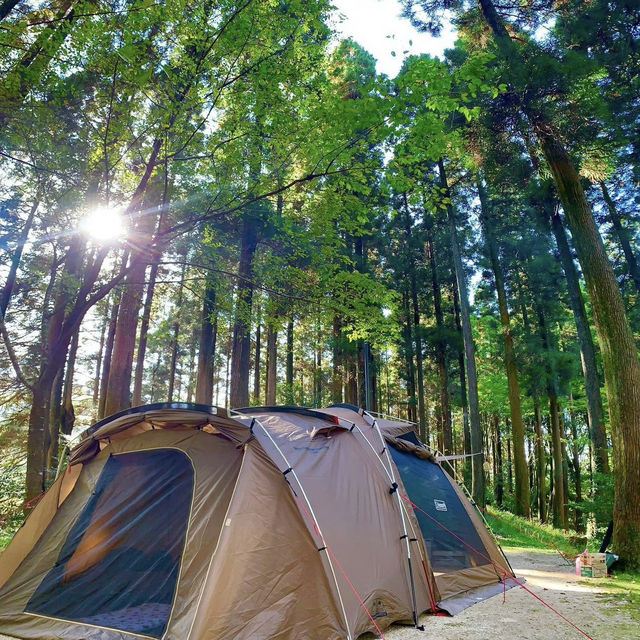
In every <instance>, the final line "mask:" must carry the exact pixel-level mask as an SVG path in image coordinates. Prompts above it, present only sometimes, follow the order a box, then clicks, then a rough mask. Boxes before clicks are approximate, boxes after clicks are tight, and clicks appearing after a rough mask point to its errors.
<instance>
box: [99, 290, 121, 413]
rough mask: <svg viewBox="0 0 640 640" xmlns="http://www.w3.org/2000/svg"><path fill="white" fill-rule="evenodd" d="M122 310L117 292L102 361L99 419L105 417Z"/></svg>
mask: <svg viewBox="0 0 640 640" xmlns="http://www.w3.org/2000/svg"><path fill="white" fill-rule="evenodd" d="M119 311H120V294H119V293H116V294H115V295H114V297H113V306H112V307H111V317H110V319H109V330H108V331H107V341H106V342H105V347H104V359H103V361H102V383H101V385H100V402H99V404H98V420H101V419H102V418H104V417H105V404H106V402H107V385H108V382H109V376H110V374H111V360H112V358H113V343H114V340H115V335H116V326H117V324H118V312H119Z"/></svg>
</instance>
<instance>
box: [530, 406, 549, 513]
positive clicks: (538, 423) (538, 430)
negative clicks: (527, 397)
mask: <svg viewBox="0 0 640 640" xmlns="http://www.w3.org/2000/svg"><path fill="white" fill-rule="evenodd" d="M533 414H534V418H533V428H534V430H535V434H536V440H535V447H536V448H535V451H536V476H537V480H538V517H539V518H540V522H546V521H547V458H546V449H545V446H544V436H543V434H542V415H541V412H540V405H539V404H538V399H537V398H534V404H533Z"/></svg>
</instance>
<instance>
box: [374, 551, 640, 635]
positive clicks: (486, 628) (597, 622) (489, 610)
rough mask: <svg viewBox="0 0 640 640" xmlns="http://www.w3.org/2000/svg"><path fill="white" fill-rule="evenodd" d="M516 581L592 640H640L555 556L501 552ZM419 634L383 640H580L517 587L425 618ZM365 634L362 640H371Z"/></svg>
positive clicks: (632, 625) (627, 621)
mask: <svg viewBox="0 0 640 640" xmlns="http://www.w3.org/2000/svg"><path fill="white" fill-rule="evenodd" d="M507 556H508V557H509V561H510V562H511V565H512V567H513V569H514V571H515V573H516V576H518V577H523V578H526V581H527V582H526V584H527V587H528V588H529V589H531V590H532V591H533V592H534V593H536V594H537V595H539V596H540V597H541V598H543V599H544V600H545V601H546V602H548V603H549V604H550V605H551V606H552V607H553V608H554V609H556V610H558V611H559V612H560V613H562V614H563V615H564V616H565V617H567V618H568V619H569V620H571V622H573V623H575V624H576V625H577V626H579V627H580V628H581V629H583V630H584V631H585V632H586V633H587V634H588V635H589V636H591V637H592V638H593V640H613V639H614V638H615V639H616V640H640V625H639V624H638V622H636V621H634V620H633V619H632V618H631V617H630V615H629V613H628V611H625V610H624V609H622V608H621V607H620V601H619V600H615V599H613V598H612V596H611V595H609V594H607V593H606V591H605V590H604V589H603V588H599V587H598V580H597V579H587V578H580V577H579V576H576V574H575V572H574V569H573V567H570V566H568V565H567V564H566V563H565V562H564V561H563V560H562V558H561V557H560V556H559V555H558V554H555V553H544V552H535V551H529V550H522V551H509V552H507ZM420 623H421V624H423V625H424V627H425V631H424V632H421V631H418V630H416V629H414V628H413V627H402V626H398V625H395V626H392V627H391V628H389V629H388V630H387V631H385V632H384V636H385V638H386V640H427V639H428V638H437V640H461V639H462V638H464V640H503V639H511V638H513V639H514V640H580V638H583V639H584V636H583V635H582V634H581V633H580V632H579V631H576V630H575V629H574V628H572V627H571V626H570V625H569V624H567V623H566V622H565V621H564V620H562V619H561V618H560V617H558V616H557V615H556V614H555V613H553V612H552V611H550V610H549V609H547V608H546V607H545V606H544V605H543V604H542V603H541V602H540V601H538V600H536V599H535V598H534V597H533V596H532V595H531V594H529V593H527V592H526V591H525V590H524V589H522V588H520V587H514V588H513V589H510V590H509V591H507V601H506V603H504V604H503V598H502V595H498V596H494V597H493V598H489V599H488V600H485V601H484V602H480V603H479V604H476V605H474V606H472V607H470V608H469V609H466V610H465V611H463V612H462V613H460V614H458V615H457V616H454V617H439V616H428V615H425V616H423V617H422V618H421V619H420ZM373 638H375V636H373V635H371V634H367V635H366V636H362V640H365V639H366V640H372V639H373Z"/></svg>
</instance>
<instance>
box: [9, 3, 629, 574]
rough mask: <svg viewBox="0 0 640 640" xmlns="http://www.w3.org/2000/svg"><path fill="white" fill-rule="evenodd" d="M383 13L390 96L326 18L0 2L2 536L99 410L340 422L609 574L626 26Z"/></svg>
mask: <svg viewBox="0 0 640 640" xmlns="http://www.w3.org/2000/svg"><path fill="white" fill-rule="evenodd" d="M400 5H401V6H399V11H400V10H402V12H403V15H404V18H405V19H406V20H407V22H408V23H410V24H411V25H413V27H414V28H416V29H417V30H418V31H424V32H429V33H432V34H435V35H437V34H438V33H440V31H441V30H442V27H443V25H444V24H445V22H446V24H450V25H452V26H453V28H455V29H456V32H457V40H456V43H455V46H454V47H453V48H451V49H449V50H447V51H446V52H445V54H444V55H443V56H442V57H441V58H437V57H432V56H430V55H428V54H427V53H423V54H419V55H418V54H416V55H410V56H408V57H406V58H405V59H404V62H403V65H402V68H401V70H400V72H399V73H398V74H397V76H396V77H394V78H390V77H388V76H386V75H384V74H380V73H378V72H377V71H376V59H375V58H374V57H373V55H372V54H371V53H369V52H368V51H366V50H365V49H364V48H363V47H362V46H360V45H359V44H358V43H357V42H355V41H353V40H351V39H344V40H342V41H338V40H337V36H336V34H335V33H334V28H335V24H334V21H333V18H332V15H333V13H332V11H333V7H332V6H331V3H330V2H329V1H325V0H273V1H272V0H268V1H260V2H258V1H256V0H242V1H241V2H235V1H233V0H221V1H206V2H199V3H187V2H184V1H182V0H159V1H155V0H62V1H57V0H55V1H48V0H47V1H44V2H35V1H31V0H3V1H2V2H1V3H0V45H1V47H0V77H1V78H2V80H1V83H0V238H1V244H0V287H2V289H1V291H0V336H1V341H2V346H1V347H0V368H1V370H2V376H1V378H0V446H1V447H2V452H3V455H2V459H1V461H0V477H1V478H2V479H1V480H0V527H2V530H3V531H6V532H7V535H10V533H11V532H12V531H13V530H15V528H16V526H17V525H18V524H19V522H20V520H21V518H22V516H23V513H24V508H25V502H27V508H28V506H29V502H30V501H33V500H35V499H37V497H38V496H39V495H41V493H42V492H43V491H44V490H45V489H46V487H47V486H48V485H49V484H50V483H51V481H52V480H53V478H54V477H55V475H56V473H57V472H59V470H60V469H61V468H62V465H64V463H65V456H66V451H67V450H68V447H69V445H70V443H71V442H75V440H74V438H77V435H78V434H79V433H80V432H81V431H82V430H83V429H84V428H86V427H88V426H90V424H92V423H93V422H95V421H96V420H98V419H101V418H103V417H105V416H107V415H110V414H113V413H115V412H117V411H120V410H122V409H126V408H128V407H131V406H136V405H140V404H145V403H150V402H166V401H169V402H171V401H181V402H198V403H203V404H214V405H220V406H225V407H230V408H240V407H246V406H249V405H264V404H266V405H273V404H297V405H303V406H313V407H322V406H326V405H327V404H330V403H335V402H347V403H351V404H355V405H358V406H362V407H365V406H366V407H368V408H369V409H371V410H372V411H377V412H380V413H383V414H390V415H397V416H401V417H403V418H405V419H409V420H411V421H414V422H416V424H417V425H418V427H417V429H418V431H419V434H420V436H421V437H422V439H423V441H424V442H425V443H427V444H428V445H429V446H431V447H432V448H434V449H437V450H438V451H440V452H442V453H443V454H444V455H459V456H460V459H459V460H457V461H456V463H455V465H456V467H457V470H458V471H459V472H460V473H461V474H462V475H463V476H464V478H465V480H466V481H467V483H468V484H469V486H470V488H471V490H472V493H473V497H474V500H475V502H476V503H477V504H478V505H479V506H480V507H484V506H485V505H486V504H487V503H491V504H495V505H498V506H500V507H503V508H506V509H509V510H511V511H513V512H514V513H517V514H520V515H523V516H525V517H532V518H537V519H539V520H541V521H543V522H547V521H549V522H552V523H553V525H554V526H556V527H560V528H563V529H566V530H569V529H572V530H575V532H576V533H577V534H578V535H581V536H583V535H588V536H591V537H594V536H601V535H602V533H603V531H604V530H605V529H606V528H607V526H608V524H609V522H610V521H611V520H613V523H614V548H615V551H616V553H618V554H619V555H620V556H621V557H622V559H623V561H624V562H626V563H627V564H628V565H629V566H630V567H634V566H635V567H638V566H639V565H640V506H639V505H640V501H638V500H637V496H638V495H640V363H639V361H638V340H639V339H640V312H639V307H638V304H637V302H638V296H639V294H640V266H639V265H638V250H639V246H640V245H639V242H640V239H639V236H638V231H639V228H638V204H639V203H640V191H639V181H640V169H639V165H638V154H639V153H640V138H639V132H640V128H639V127H638V119H639V114H640V104H639V101H640V98H639V96H640V75H639V69H640V64H639V62H640V61H639V56H640V53H639V52H640V48H639V46H638V39H639V36H640V8H638V6H637V3H636V2H629V1H620V2H604V1H603V0H590V1H589V2H584V1H578V0H563V1H562V2H552V1H550V0H534V1H532V2H527V3H515V4H514V3H512V2H504V1H503V0H479V1H478V2H477V3H476V2H467V1H466V0H459V1H458V0H456V1H451V0H403V1H402V2H401V3H400ZM370 10H371V11H375V3H372V6H371V7H370ZM365 373H366V374H367V375H365ZM465 456H466V457H465Z"/></svg>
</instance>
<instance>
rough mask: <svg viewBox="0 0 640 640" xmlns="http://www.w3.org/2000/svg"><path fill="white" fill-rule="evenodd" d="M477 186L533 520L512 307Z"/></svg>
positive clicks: (518, 456)
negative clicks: (512, 332)
mask: <svg viewBox="0 0 640 640" xmlns="http://www.w3.org/2000/svg"><path fill="white" fill-rule="evenodd" d="M477 185H478V195H479V196H480V205H481V215H480V219H481V223H482V228H483V232H484V236H485V240H486V246H487V252H488V254H489V260H490V262H491V269H492V271H493V276H494V280H495V285H496V293H497V296H498V308H499V311H500V323H501V324H502V337H503V340H504V360H505V369H506V374H507V383H508V388H509V409H510V414H511V435H512V438H513V458H514V463H515V478H516V486H515V497H516V513H517V514H518V515H522V516H525V517H529V516H530V515H531V509H530V506H529V499H530V493H529V482H528V471H527V459H526V454H525V450H524V423H523V421H522V407H521V403H520V384H519V382H518V370H517V366H516V357H515V351H514V347H513V336H512V335H511V321H510V317H509V307H508V304H507V294H506V290H505V285H504V276H503V273H502V266H501V265H500V261H499V259H498V252H497V247H496V242H495V238H494V235H493V231H492V221H491V215H490V204H489V197H488V194H487V192H486V189H485V187H484V185H483V184H482V178H480V177H478V180H477Z"/></svg>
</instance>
